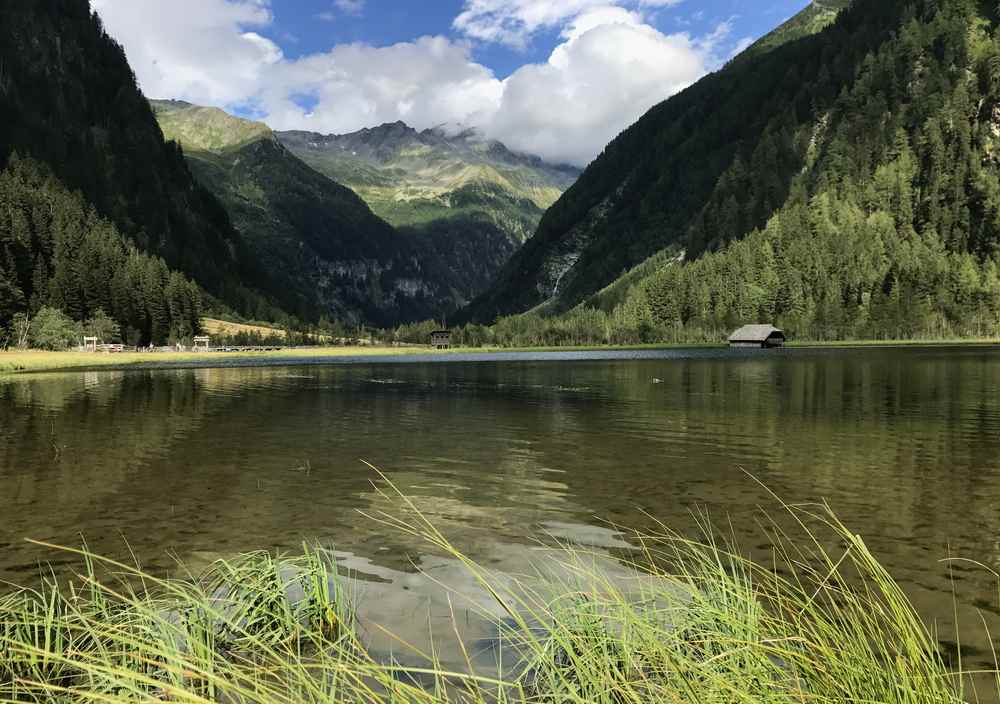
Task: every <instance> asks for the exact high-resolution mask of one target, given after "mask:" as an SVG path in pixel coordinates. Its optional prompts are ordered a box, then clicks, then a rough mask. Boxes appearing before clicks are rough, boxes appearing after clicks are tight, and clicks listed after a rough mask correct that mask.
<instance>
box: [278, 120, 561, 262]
mask: <svg viewBox="0 0 1000 704" xmlns="http://www.w3.org/2000/svg"><path fill="white" fill-rule="evenodd" d="M278 139H279V140H280V141H281V143H282V144H284V145H285V146H286V147H287V148H288V149H289V150H290V151H292V152H293V153H294V154H295V155H296V156H298V157H300V158H301V159H302V160H303V161H305V162H306V163H307V164H309V165H310V166H312V167H313V168H315V169H316V170H317V171H319V172H321V173H323V174H326V175H327V176H329V177H330V178H332V179H334V180H335V181H337V182H338V183H342V184H344V185H345V186H347V187H348V188H351V189H352V190H354V191H355V192H357V193H358V194H359V195H360V196H361V197H362V198H363V199H364V200H365V202H366V203H368V204H369V205H370V206H371V208H372V209H373V210H374V211H375V212H376V213H377V214H378V215H379V216H381V217H383V218H385V219H386V220H387V221H388V222H390V223H392V224H393V225H395V226H396V227H400V228H408V229H411V230H419V229H434V228H439V227H442V225H443V224H444V223H447V222H449V221H457V222H458V223H460V224H461V226H462V227H464V228H473V227H485V228H490V229H493V230H495V231H498V232H500V233H502V234H504V235H506V236H507V238H508V239H509V240H510V242H511V243H512V244H513V245H515V246H519V245H521V244H523V243H524V241H525V240H526V239H528V237H530V236H531V235H533V234H534V232H535V228H536V227H537V226H538V222H539V221H540V220H541V218H542V215H543V214H544V212H545V210H546V209H547V208H548V207H549V206H551V205H552V204H553V203H554V202H555V201H556V200H558V198H559V196H561V195H562V194H563V192H564V191H565V190H566V189H567V188H569V186H571V185H572V184H573V182H574V181H575V180H576V179H577V178H578V177H579V175H580V171H579V169H576V168H574V167H572V166H555V165H550V164H547V163H545V162H544V161H542V160H541V159H539V158H538V157H533V156H528V155H524V154H517V153H514V152H512V151H510V150H509V149H507V147H505V146H504V145H503V144H501V143H500V142H498V141H496V140H489V139H485V138H483V137H482V136H481V135H480V134H479V133H478V132H477V131H476V130H474V129H461V130H450V131H449V130H446V129H444V128H440V127H439V128H436V129H429V130H424V131H422V132H418V131H417V130H415V129H413V128H412V127H409V126H407V125H406V124H405V123H403V122H395V123H392V124H386V125H381V126H379V127H375V128H371V129H364V130H361V131H359V132H354V133H352V134H346V135H321V134H316V133H312V132H279V133H278Z"/></svg>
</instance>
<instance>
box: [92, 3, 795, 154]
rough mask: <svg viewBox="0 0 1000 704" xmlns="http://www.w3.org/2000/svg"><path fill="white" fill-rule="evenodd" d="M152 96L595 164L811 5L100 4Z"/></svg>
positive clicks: (308, 124)
mask: <svg viewBox="0 0 1000 704" xmlns="http://www.w3.org/2000/svg"><path fill="white" fill-rule="evenodd" d="M91 2H92V4H93V7H94V9H95V10H96V11H97V12H98V13H100V15H101V17H102V18H103V20H104V23H105V26H106V28H107V29H108V31H109V32H110V33H111V34H112V35H113V36H114V37H115V38H116V39H118V40H119V41H120V42H121V43H122V45H123V46H124V48H125V52H126V54H127V56H128V58H129V62H130V63H131V65H132V68H133V70H135V72H136V75H137V77H138V79H139V83H140V85H141V87H142V88H143V90H144V92H145V93H146V94H147V95H148V96H149V97H151V98H176V99H183V100H188V101H190V102H193V103H197V104H201V105H212V106H217V107H220V108H223V109H225V110H229V111H230V112H233V113H234V114H237V115H240V116H244V117H253V118H254V119H260V120H263V121H265V122H267V123H268V124H269V125H271V126H272V127H273V128H275V129H301V130H311V131H316V132H321V133H327V134H329V133H344V132H351V131H355V130H358V129H361V128H364V127H372V126H375V125H378V124H381V123H383V122H393V121H396V120H403V121H404V122H406V123H408V124H410V125H411V126H413V127H415V128H417V129H427V128H430V127H437V126H442V125H444V126H446V127H453V128H456V129H457V128H459V127H461V128H466V127H473V128H476V129H478V130H479V131H480V132H481V133H482V134H483V136H484V137H486V138H493V139H499V140H501V141H503V142H504V143H505V144H507V145H508V146H509V147H511V148H513V149H516V150H520V151H523V152H527V153H532V154H538V155H540V156H542V157H544V158H546V159H548V160H550V161H555V162H567V163H573V164H576V165H581V166H582V165H585V164H586V163H588V162H589V161H590V160H591V159H592V158H593V157H594V156H596V155H597V154H598V153H599V152H600V151H601V149H603V147H604V146H605V145H606V144H607V142H608V141H610V140H611V139H612V138H614V136H615V135H617V134H618V133H619V132H620V131H621V130H623V129H625V128H626V127H628V126H629V125H630V124H632V123H633V122H635V121H636V120H637V119H638V118H639V117H641V116H642V114H643V113H645V112H646V111H647V110H649V109H650V108H651V107H652V106H654V105H656V104H657V103H659V102H660V101H662V100H665V99H667V98H669V97H670V96H672V95H674V94H676V93H677V92H679V91H681V90H683V89H684V88H686V87H687V86H689V85H691V84H692V83H694V82H695V81H697V80H698V79H699V78H701V77H702V76H704V75H705V74H706V73H708V72H709V71H712V70H715V69H717V68H718V67H720V66H721V65H722V64H724V63H725V62H726V61H727V60H728V59H729V58H731V57H732V55H733V54H734V52H736V51H738V50H739V49H740V48H741V47H743V46H746V45H747V44H748V43H750V42H751V41H752V40H754V39H757V38H759V37H760V36H762V35H764V34H765V33H767V32H768V31H769V30H770V29H772V28H774V27H775V26H777V25H778V24H780V23H781V22H783V21H784V20H785V19H787V18H789V17H791V16H792V15H794V14H795V13H796V12H798V11H799V10H801V9H802V8H803V7H805V6H806V5H807V4H808V0H759V1H756V0H434V1H424V2H419V1H415V0H170V2H165V1H164V0H91Z"/></svg>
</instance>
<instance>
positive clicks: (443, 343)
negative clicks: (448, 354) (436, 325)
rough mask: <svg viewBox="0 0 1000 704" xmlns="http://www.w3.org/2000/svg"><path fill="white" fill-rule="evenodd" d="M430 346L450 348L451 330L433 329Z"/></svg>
mask: <svg viewBox="0 0 1000 704" xmlns="http://www.w3.org/2000/svg"><path fill="white" fill-rule="evenodd" d="M431 347H433V348H434V349H436V350H448V349H451V330H435V331H434V332H432V333H431Z"/></svg>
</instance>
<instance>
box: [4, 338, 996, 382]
mask: <svg viewBox="0 0 1000 704" xmlns="http://www.w3.org/2000/svg"><path fill="white" fill-rule="evenodd" d="M997 345H1000V339H975V340H970V339H966V340H898V341H886V340H860V341H839V342H796V343H791V344H790V345H788V348H790V349H835V348H878V347H965V348H968V347H983V346H997ZM685 349H688V350H691V349H705V350H719V351H721V350H726V349H728V348H727V346H726V345H723V344H717V345H711V344H687V345H676V344H675V345H671V344H659V345H632V346H587V347H464V348H454V349H451V350H444V351H439V350H432V349H430V348H427V347H422V346H410V347H391V346H372V347H306V348H289V349H285V350H277V351H271V352H152V353H150V352H126V353H122V354H100V353H98V354H95V353H93V352H44V351H7V352H0V377H3V376H9V375H13V374H24V373H31V372H46V371H70V370H78V371H88V370H98V369H158V368H177V367H216V366H218V367H226V366H254V365H255V363H257V362H259V363H260V365H261V366H272V365H279V364H282V363H286V362H287V363H288V364H311V363H316V364H336V363H345V364H346V363H364V362H378V361H409V362H425V361H426V362H443V361H449V360H454V361H476V360H481V361H491V360H495V359H501V360H502V359H504V358H506V357H507V356H514V355H517V358H519V359H525V358H526V357H525V356H526V355H529V356H531V355H540V356H539V357H538V359H545V358H546V357H545V356H544V355H551V354H553V353H560V354H561V355H566V356H570V357H573V356H576V355H579V356H580V358H581V359H586V358H591V357H601V356H602V355H608V356H619V355H622V354H625V353H628V352H634V353H636V356H643V354H650V353H655V352H657V351H669V350H685ZM744 352H749V353H750V354H753V353H754V352H755V351H754V350H749V351H744ZM561 358H563V359H565V358H566V357H565V356H562V357H561Z"/></svg>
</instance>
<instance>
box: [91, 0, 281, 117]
mask: <svg viewBox="0 0 1000 704" xmlns="http://www.w3.org/2000/svg"><path fill="white" fill-rule="evenodd" d="M92 5H93V8H94V9H95V10H96V11H97V12H98V13H99V14H100V15H101V19H102V20H103V21H104V23H105V27H106V28H107V30H108V31H109V32H110V33H111V35H112V36H114V37H116V38H117V39H118V40H119V41H120V42H122V43H123V44H124V46H125V51H126V53H127V54H128V59H129V63H130V64H131V65H132V69H133V70H134V71H135V73H136V75H137V76H138V77H139V80H140V82H141V84H142V87H143V89H144V90H145V91H146V93H147V94H148V95H151V96H153V97H178V98H181V97H183V98H186V99H188V100H191V101H192V102H197V103H205V104H210V105H228V104H232V103H237V102H240V101H242V100H244V99H245V98H246V97H247V96H248V95H252V94H253V93H254V92H256V90H257V88H258V86H259V85H260V83H261V80H262V79H263V74H264V73H265V72H266V71H267V68H268V67H269V66H273V65H274V64H277V63H279V62H281V61H282V59H283V55H282V52H281V49H280V48H279V47H278V46H277V45H276V44H274V43H273V42H271V41H270V40H268V39H265V38H264V37H263V36H261V35H260V34H258V33H257V32H255V31H253V29H255V28H256V29H260V28H263V27H266V26H267V25H269V24H270V23H271V21H272V16H271V12H270V9H269V7H268V5H267V3H266V2H265V1H264V0H171V2H159V1H158V0H93V2H92Z"/></svg>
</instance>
